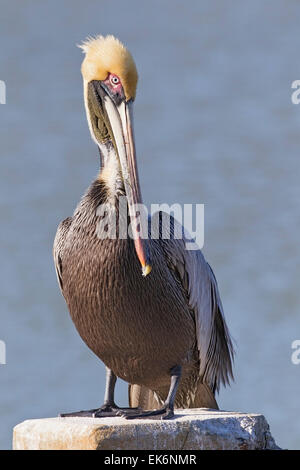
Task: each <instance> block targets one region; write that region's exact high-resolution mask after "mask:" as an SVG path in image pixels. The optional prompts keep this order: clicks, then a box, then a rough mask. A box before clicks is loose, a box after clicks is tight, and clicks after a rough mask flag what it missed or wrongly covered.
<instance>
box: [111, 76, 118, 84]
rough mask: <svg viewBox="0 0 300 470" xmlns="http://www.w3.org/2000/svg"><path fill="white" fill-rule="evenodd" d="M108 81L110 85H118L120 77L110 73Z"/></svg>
mask: <svg viewBox="0 0 300 470" xmlns="http://www.w3.org/2000/svg"><path fill="white" fill-rule="evenodd" d="M110 82H111V84H112V85H119V83H120V79H119V77H117V76H116V75H112V76H111V77H110Z"/></svg>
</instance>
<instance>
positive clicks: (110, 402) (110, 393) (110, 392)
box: [59, 367, 138, 418]
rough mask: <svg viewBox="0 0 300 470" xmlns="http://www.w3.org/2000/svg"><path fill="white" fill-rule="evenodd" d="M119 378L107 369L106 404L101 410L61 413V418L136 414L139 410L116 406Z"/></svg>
mask: <svg viewBox="0 0 300 470" xmlns="http://www.w3.org/2000/svg"><path fill="white" fill-rule="evenodd" d="M116 381H117V377H116V375H115V374H114V373H113V371H112V370H111V369H109V368H108V367H107V368H106V385H105V394H104V403H103V405H102V406H100V408H95V409H92V410H84V411H76V412H74V413H61V414H60V415H59V416H60V417H61V418H72V417H82V418H105V417H109V416H120V415H122V412H125V413H136V412H137V411H138V408H119V407H118V406H117V405H116V404H115V400H114V396H115V385H116Z"/></svg>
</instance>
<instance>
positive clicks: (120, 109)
mask: <svg viewBox="0 0 300 470" xmlns="http://www.w3.org/2000/svg"><path fill="white" fill-rule="evenodd" d="M104 106H105V109H106V112H107V115H108V118H109V121H110V125H111V128H112V132H113V135H114V139H115V143H116V147H117V152H118V156H119V160H120V165H121V170H122V176H123V181H124V187H125V192H126V197H127V201H128V208H129V216H130V225H131V229H132V237H133V240H134V246H135V251H136V254H137V257H138V259H139V261H140V264H141V266H142V273H143V276H147V275H148V274H149V273H150V271H151V265H150V263H149V259H148V253H147V238H148V220H147V217H146V215H145V213H144V212H143V207H144V206H143V203H142V196H141V189H140V184H139V177H138V170H137V163H136V151H135V142H134V134H133V124H132V122H133V119H132V101H129V102H125V101H122V102H121V103H120V104H119V105H118V106H116V105H115V104H114V102H113V101H112V100H111V98H110V97H109V96H108V95H106V96H105V97H104Z"/></svg>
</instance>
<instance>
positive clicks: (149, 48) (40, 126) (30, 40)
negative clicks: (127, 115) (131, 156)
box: [0, 0, 300, 449]
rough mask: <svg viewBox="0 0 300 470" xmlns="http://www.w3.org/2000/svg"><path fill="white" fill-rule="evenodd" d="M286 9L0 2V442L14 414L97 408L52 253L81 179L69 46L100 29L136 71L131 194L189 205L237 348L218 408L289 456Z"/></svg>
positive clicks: (290, 220) (4, 444)
mask: <svg viewBox="0 0 300 470" xmlns="http://www.w3.org/2000/svg"><path fill="white" fill-rule="evenodd" d="M299 18H300V5H299V3H298V2H296V1H292V0H290V1H284V0H282V1H276V0H275V1H272V2H269V1H258V0H253V1H251V2H248V3H247V4H245V3H244V2H238V1H233V0H230V1H226V2H225V1H216V0H214V1H208V0H206V1H201V2H199V1H196V0H189V1H186V2H183V1H178V0H164V1H157V0H152V1H151V2H139V1H137V0H128V1H127V2H123V1H121V0H115V1H114V2H108V1H100V0H98V1H95V0H86V1H85V2H82V1H78V0H72V1H71V0H63V1H61V0H60V1H58V0H51V1H50V0H43V1H37V0H24V1H22V2H18V1H17V0H9V1H8V0H1V1H0V79H1V80H4V81H5V82H6V87H7V103H6V104H5V105H0V217H1V230H0V247H1V248H0V250H1V270H0V316H1V317H0V339H2V340H4V341H5V342H6V347H7V364H6V365H5V366H4V365H0V448H10V447H11V437H12V428H13V426H14V425H15V424H17V423H19V422H21V421H23V420H25V419H28V418H39V417H49V416H56V415H57V413H58V412H61V411H65V412H66V411H74V410H78V409H82V408H93V407H95V406H97V405H100V404H101V402H102V397H103V393H104V367H103V365H102V364H101V363H100V361H99V360H98V359H97V358H96V357H95V356H94V355H93V353H92V352H90V351H89V349H88V348H87V347H86V346H85V344H84V343H83V342H82V341H81V339H80V338H79V335H78V334H77V332H76V330H75V328H74V326H73V324H72V323H71V320H70V318H69V315H68V312H67V308H66V305H65V303H64V300H63V298H62V296H61V294H60V291H59V288H58V286H57V282H56V277H55V272H54V267H53V261H52V253H51V251H52V243H53V238H54V235H55V232H56V228H57V225H58V223H59V222H60V221H61V220H62V219H63V218H65V217H67V216H69V215H71V214H72V212H73V210H74V208H75V206H76V204H77V202H78V200H79V199H80V197H81V195H82V193H83V192H84V190H85V189H86V187H87V186H88V185H89V184H90V182H91V181H92V179H93V178H94V177H95V176H96V175H97V172H98V154H97V149H96V148H95V145H94V144H93V142H92V140H91V138H90V135H89V131H88V126H87V123H86V118H85V112H84V106H83V97H82V81H81V75H80V64H81V60H82V58H83V56H82V53H81V51H80V50H79V49H77V48H76V46H75V45H76V44H78V43H80V42H81V40H83V39H84V38H85V37H86V36H88V35H91V34H96V33H102V34H108V33H113V34H115V35H116V36H118V37H119V38H120V39H121V40H122V41H124V42H125V43H126V44H127V45H128V47H129V49H130V50H131V52H132V54H133V55H134V57H135V60H136V63H137V66H138V70H139V75H140V81H139V87H138V94H137V99H136V103H135V131H136V144H137V151H138V164H139V173H140V179H141V186H142V192H143V198H144V200H145V202H146V203H148V204H150V203H160V202H167V203H170V204H171V203H175V202H180V203H192V202H193V203H204V204H205V223H206V225H205V246H204V253H205V256H206V258H207V259H208V261H209V262H210V264H211V265H212V266H213V268H214V271H215V273H216V276H217V279H218V282H219V287H220V291H221V295H222V299H223V304H224V308H225V312H226V318H227V321H228V324H229V327H230V330H231V332H232V334H233V336H234V338H235V340H236V349H237V356H236V364H235V376H236V381H235V383H234V384H233V385H232V386H231V388H228V389H226V390H224V389H222V390H221V393H220V395H219V398H218V401H219V404H220V407H221V408H222V409H226V410H237V411H247V412H260V413H263V414H264V415H265V416H266V417H267V419H268V421H269V423H270V426H271V430H272V433H273V435H274V437H275V438H276V440H277V443H278V444H279V445H280V446H281V447H283V448H289V449H292V448H293V449H300V420H299V383H300V380H299V379H300V365H299V366H296V365H293V364H292V362H291V354H292V349H291V343H292V341H293V340H295V339H299V338H300V324H299V307H300V288H299V287H300V286H299V279H300V263H299V260H300V258H299V228H300V211H299V197H300V188H299V172H300V155H299V147H300V133H299V131H300V105H299V106H296V105H293V104H292V103H291V93H292V90H291V83H292V82H293V81H294V80H296V79H300V66H299V41H300V39H299V37H300V36H299ZM117 401H118V403H119V404H123V405H125V404H126V401H127V385H126V384H125V383H124V382H121V381H120V382H118V386H117Z"/></svg>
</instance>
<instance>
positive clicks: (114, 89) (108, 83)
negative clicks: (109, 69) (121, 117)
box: [104, 73, 123, 95]
mask: <svg viewBox="0 0 300 470" xmlns="http://www.w3.org/2000/svg"><path fill="white" fill-rule="evenodd" d="M113 77H116V78H117V79H118V80H119V81H118V83H116V84H115V83H113V81H112V78H113ZM104 83H105V85H106V86H108V87H109V88H110V90H111V91H112V92H113V93H115V94H117V93H119V94H120V95H123V87H122V84H121V80H120V79H119V77H118V76H117V75H115V74H113V73H109V74H108V77H107V78H106V80H104Z"/></svg>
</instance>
